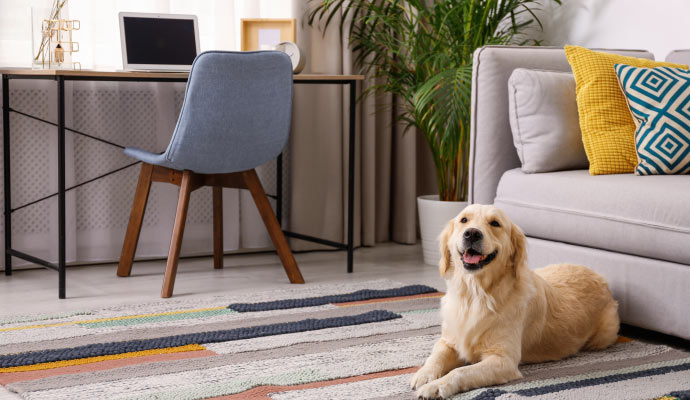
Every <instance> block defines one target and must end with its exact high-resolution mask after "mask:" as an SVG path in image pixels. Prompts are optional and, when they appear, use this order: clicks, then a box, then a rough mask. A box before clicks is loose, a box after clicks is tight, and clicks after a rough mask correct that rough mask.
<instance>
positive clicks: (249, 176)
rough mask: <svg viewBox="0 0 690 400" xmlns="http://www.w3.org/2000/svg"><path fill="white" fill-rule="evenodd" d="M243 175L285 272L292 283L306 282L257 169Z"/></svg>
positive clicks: (244, 172)
mask: <svg viewBox="0 0 690 400" xmlns="http://www.w3.org/2000/svg"><path fill="white" fill-rule="evenodd" d="M242 177H243V178H244V182H245V184H246V186H247V189H249V192H250V193H251V194H252V197H253V198H254V203H256V208H258V209H259V214H261V218H262V219H263V221H264V224H265V225H266V229H267V230H268V234H269V235H270V236H271V240H272V241H273V245H274V246H275V248H276V251H277V252H278V256H279V257H280V261H281V262H282V263H283V268H285V273H286V274H287V276H288V278H289V279H290V283H304V278H302V273H301V272H300V270H299V267H298V266H297V262H296V261H295V257H294V256H293V255H292V251H291V250H290V247H288V244H287V240H285V235H283V231H282V230H281V229H280V224H278V219H277V218H276V216H275V214H274V213H273V208H271V203H269V201H268V198H267V197H266V193H265V192H264V188H263V186H261V182H260V181H259V177H258V176H257V175H256V171H255V170H253V169H251V170H249V171H243V172H242Z"/></svg>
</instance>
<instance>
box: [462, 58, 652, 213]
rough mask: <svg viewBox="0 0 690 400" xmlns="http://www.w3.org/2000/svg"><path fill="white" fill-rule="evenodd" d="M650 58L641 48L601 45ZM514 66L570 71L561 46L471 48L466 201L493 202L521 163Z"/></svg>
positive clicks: (471, 202)
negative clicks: (512, 108)
mask: <svg viewBox="0 0 690 400" xmlns="http://www.w3.org/2000/svg"><path fill="white" fill-rule="evenodd" d="M602 51H607V52H611V53H617V54H622V55H626V56H630V57H638V58H647V59H654V56H653V55H652V54H651V53H649V52H648V51H644V50H602ZM515 68H529V69H543V70H551V71H568V72H570V71H571V69H570V65H569V64H568V60H567V59H566V57H565V51H564V50H563V48H562V47H528V46H485V47H482V48H479V49H477V50H476V51H475V52H474V59H473V66H472V102H471V107H472V108H471V115H472V117H471V124H470V159H469V163H470V165H469V188H468V201H469V202H470V204H473V203H481V204H492V203H493V202H494V198H495V197H496V187H497V186H498V182H499V180H500V179H501V176H503V173H504V172H505V171H507V170H509V169H513V168H518V167H520V159H519V158H518V155H517V151H516V150H515V146H514V145H513V136H512V133H511V130H510V122H509V119H508V79H509V78H510V75H511V74H512V73H513V70H514V69H515Z"/></svg>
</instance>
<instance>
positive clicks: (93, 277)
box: [0, 243, 445, 316]
mask: <svg viewBox="0 0 690 400" xmlns="http://www.w3.org/2000/svg"><path fill="white" fill-rule="evenodd" d="M295 257H296V259H297V262H298V264H299V266H300V269H301V270H302V275H304V279H305V280H306V281H307V283H306V284H307V285H318V284H322V283H334V282H353V281H367V280H374V279H382V278H385V279H391V280H395V281H399V282H404V283H408V284H413V283H420V284H425V285H429V286H433V287H436V288H438V289H441V290H443V289H444V288H445V284H444V282H443V280H442V279H441V278H440V277H439V274H438V268H437V267H435V266H430V265H424V263H423V262H422V250H421V247H420V246H419V245H415V246H406V245H399V244H391V243H384V244H379V245H378V246H376V247H370V248H362V249H358V250H356V251H355V266H354V269H355V272H354V273H352V274H348V273H347V272H346V265H345V260H346V254H345V252H342V251H338V252H332V251H324V252H311V253H302V254H296V255H295ZM212 265H213V262H212V259H211V258H210V257H200V258H188V259H182V260H181V261H180V265H179V269H178V273H177V280H176V283H175V294H174V296H173V298H194V297H203V296H208V295H218V294H226V293H247V294H251V293H252V292H256V291H266V290H271V289H278V288H285V287H288V286H289V285H290V283H289V281H288V280H287V277H286V275H285V273H284V271H283V269H282V267H281V265H280V261H279V260H278V256H277V255H275V253H261V254H249V255H231V256H226V257H225V259H224V266H225V268H224V269H221V270H214V269H213V266H212ZM116 268H117V265H116V264H103V265H92V266H80V267H69V268H68V269H67V297H68V298H67V299H65V300H59V299H58V298H57V273H55V272H53V271H49V270H45V269H33V270H20V271H15V273H14V274H13V275H12V276H9V277H8V276H4V275H2V274H1V273H0V316H9V315H24V314H34V313H52V312H56V311H70V310H84V309H94V308H101V307H108V306H114V305H123V304H132V303H140V302H150V301H155V300H160V289H161V284H162V283H163V271H164V269H165V262H164V261H161V260H159V261H145V262H137V263H135V264H134V266H133V269H132V275H131V276H130V277H129V278H119V277H117V276H116V275H115V270H116Z"/></svg>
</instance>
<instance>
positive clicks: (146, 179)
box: [117, 163, 153, 276]
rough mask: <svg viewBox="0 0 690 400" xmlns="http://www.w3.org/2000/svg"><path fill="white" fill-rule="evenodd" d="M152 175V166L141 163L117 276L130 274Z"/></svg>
mask: <svg viewBox="0 0 690 400" xmlns="http://www.w3.org/2000/svg"><path fill="white" fill-rule="evenodd" d="M152 174H153V165H151V164H147V163H142V164H141V170H140V172H139V182H138V183H137V190H136V192H135V193H134V202H133V203H132V211H131V213H130V214H129V223H128V224H127V233H126V234H125V242H124V243H123V244H122V253H120V263H119V264H118V266H117V276H129V275H130V273H131V272H132V261H134V253H135V252H136V250H137V243H138V242H139V233H140V232H141V224H142V222H143V221H144V212H145V211H146V202H147V201H148V199H149V191H150V189H151V175H152Z"/></svg>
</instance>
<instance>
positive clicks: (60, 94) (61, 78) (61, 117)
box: [0, 68, 364, 299]
mask: <svg viewBox="0 0 690 400" xmlns="http://www.w3.org/2000/svg"><path fill="white" fill-rule="evenodd" d="M0 74H2V116H3V145H4V147H3V156H4V160H3V161H4V163H3V164H4V165H3V174H4V178H5V181H4V189H5V204H4V216H5V275H11V274H12V257H17V258H20V259H23V260H26V261H29V262H32V263H34V264H38V265H40V266H43V267H45V268H48V269H51V270H54V271H57V272H58V297H59V298H61V299H64V298H65V297H66V290H65V281H66V276H65V257H66V255H65V193H66V192H67V191H69V190H73V189H76V188H78V187H80V186H82V185H85V184H88V183H90V182H93V181H95V180H97V179H101V178H104V177H106V176H108V175H111V174H113V173H116V172H118V171H121V170H123V169H125V168H128V167H131V166H133V165H136V164H138V163H139V162H134V163H131V164H129V165H126V166H124V167H121V168H118V169H116V170H113V171H109V172H107V173H105V174H102V175H100V176H98V177H96V178H93V179H89V180H88V181H85V182H81V183H77V184H75V185H74V186H71V187H68V188H66V187H65V132H66V131H70V132H72V133H75V134H78V135H82V136H84V137H88V138H90V139H93V140H98V141H100V142H103V143H105V144H108V145H111V146H115V147H119V148H124V146H122V145H119V144H117V143H113V142H110V141H107V140H104V139H101V138H98V137H96V136H92V135H89V134H87V133H84V132H78V131H76V130H74V129H70V128H68V127H66V126H65V81H129V82H186V81H187V79H188V78H189V73H188V72H143V71H91V70H83V71H78V70H33V69H9V68H6V69H2V68H0ZM11 79H43V80H54V81H56V82H57V103H58V104H57V107H58V113H57V115H58V117H57V119H58V120H57V123H53V122H50V121H46V120H44V119H41V118H38V117H35V116H33V115H29V114H26V113H23V112H21V111H19V110H14V109H12V107H10V89H9V86H10V85H9V81H10V80H11ZM293 79H294V83H295V84H319V85H330V84H336V85H349V87H350V102H349V103H350V104H349V107H350V127H349V130H350V131H349V154H348V157H349V160H348V165H349V170H348V193H347V240H346V242H345V243H339V242H334V241H330V240H326V239H322V238H317V237H313V236H309V235H304V234H301V233H297V232H290V231H286V230H285V231H284V232H285V235H286V236H288V237H293V238H295V239H300V240H307V241H310V242H315V243H319V244H323V245H327V246H331V247H335V248H337V249H341V250H346V251H347V272H352V271H353V265H352V264H353V258H352V257H353V250H354V203H355V202H354V185H355V114H356V113H355V99H356V92H357V81H361V80H363V79H364V76H363V75H320V74H303V75H295V76H294V78H293ZM10 112H14V113H17V114H21V115H24V116H26V117H29V118H33V119H35V120H38V121H41V122H43V123H46V124H50V125H53V126H56V127H57V128H58V165H57V168H58V191H57V193H53V194H51V195H49V196H46V197H43V198H40V199H36V200H34V201H31V202H29V203H27V204H23V205H20V206H17V207H15V208H12V202H11V185H10ZM282 167H283V162H282V154H281V155H280V156H279V157H278V162H277V170H278V171H277V184H276V195H275V196H270V197H273V198H274V199H275V200H276V203H277V210H276V214H277V217H278V221H282V212H283V210H282V209H283V198H282V192H283V190H282V188H283V184H282V176H283V174H282ZM55 196H57V197H58V246H59V247H58V262H57V263H53V262H50V261H47V260H43V259H41V258H38V257H35V256H32V255H30V254H27V253H24V252H21V251H18V250H15V249H13V248H12V213H13V212H15V211H17V210H20V209H22V208H24V207H28V206H31V205H33V204H36V203H38V202H40V201H43V200H46V199H49V198H52V197H55Z"/></svg>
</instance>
